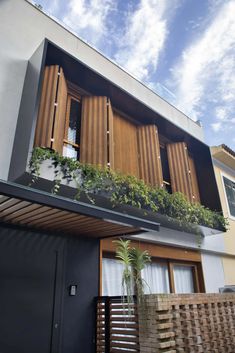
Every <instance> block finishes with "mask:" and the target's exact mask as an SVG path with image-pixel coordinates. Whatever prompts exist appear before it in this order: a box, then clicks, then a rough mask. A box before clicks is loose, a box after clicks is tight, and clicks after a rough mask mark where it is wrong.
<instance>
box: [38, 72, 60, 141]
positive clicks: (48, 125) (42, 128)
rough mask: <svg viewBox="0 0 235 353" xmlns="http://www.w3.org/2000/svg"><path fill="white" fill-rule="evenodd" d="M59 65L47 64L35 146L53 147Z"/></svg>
mask: <svg viewBox="0 0 235 353" xmlns="http://www.w3.org/2000/svg"><path fill="white" fill-rule="evenodd" d="M58 72H59V66H58V65H53V66H46V67H45V71H44V77H43V84H42V94H41V101H40V105H39V113H38V119H37V125H36V132H35V140H34V146H35V147H49V148H50V147H51V137H52V128H53V119H54V111H55V100H56V91H57V82H58V77H59V76H58Z"/></svg>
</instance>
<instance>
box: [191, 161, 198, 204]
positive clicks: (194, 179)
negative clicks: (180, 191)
mask: <svg viewBox="0 0 235 353" xmlns="http://www.w3.org/2000/svg"><path fill="white" fill-rule="evenodd" d="M189 169H190V176H191V181H192V188H193V200H194V202H200V193H199V187H198V181H197V172H196V168H195V163H194V160H193V158H192V157H191V156H189Z"/></svg>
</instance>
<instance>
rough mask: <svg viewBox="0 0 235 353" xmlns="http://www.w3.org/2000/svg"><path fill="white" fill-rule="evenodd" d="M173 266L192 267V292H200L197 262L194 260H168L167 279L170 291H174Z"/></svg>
mask: <svg viewBox="0 0 235 353" xmlns="http://www.w3.org/2000/svg"><path fill="white" fill-rule="evenodd" d="M174 266H182V267H191V268H192V275H193V287H194V293H200V292H201V288H200V281H199V275H198V264H196V263H195V262H183V261H175V260H173V261H171V260H169V266H168V269H169V280H170V288H171V289H172V293H176V292H175V280H174Z"/></svg>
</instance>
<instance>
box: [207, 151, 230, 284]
mask: <svg viewBox="0 0 235 353" xmlns="http://www.w3.org/2000/svg"><path fill="white" fill-rule="evenodd" d="M211 153H212V158H213V165H214V170H215V177H216V181H217V186H218V189H219V195H220V200H221V205H222V210H223V214H224V216H225V217H227V218H228V221H229V229H228V231H227V232H226V233H225V234H224V243H225V251H226V252H227V253H230V254H231V257H225V258H223V265H224V275H225V285H226V286H231V285H235V271H234V268H235V261H234V254H235V152H234V151H233V150H231V149H230V148H229V147H227V146H226V145H220V146H215V147H211Z"/></svg>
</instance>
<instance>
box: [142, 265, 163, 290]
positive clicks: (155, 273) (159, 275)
mask: <svg viewBox="0 0 235 353" xmlns="http://www.w3.org/2000/svg"><path fill="white" fill-rule="evenodd" d="M142 277H143V279H144V281H145V282H146V283H145V293H146V294H150V293H151V294H154V293H170V285H169V275H168V267H167V265H166V264H161V263H154V262H153V263H151V264H148V265H147V266H146V267H145V268H144V270H142Z"/></svg>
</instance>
